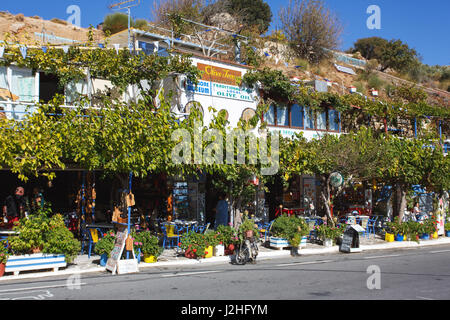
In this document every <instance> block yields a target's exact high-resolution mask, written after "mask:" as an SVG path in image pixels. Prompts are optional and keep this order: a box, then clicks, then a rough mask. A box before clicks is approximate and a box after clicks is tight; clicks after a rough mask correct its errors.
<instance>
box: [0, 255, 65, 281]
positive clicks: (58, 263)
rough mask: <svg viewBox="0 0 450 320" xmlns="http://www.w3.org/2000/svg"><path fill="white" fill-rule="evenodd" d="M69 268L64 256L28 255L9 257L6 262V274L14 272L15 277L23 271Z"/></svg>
mask: <svg viewBox="0 0 450 320" xmlns="http://www.w3.org/2000/svg"><path fill="white" fill-rule="evenodd" d="M66 266H67V263H66V257H65V256H64V255H63V254H58V255H57V254H42V253H36V254H27V255H23V256H9V258H8V261H7V262H6V268H5V272H13V273H14V275H15V276H17V275H19V273H20V272H21V271H30V270H45V269H53V271H58V269H59V268H64V267H66Z"/></svg>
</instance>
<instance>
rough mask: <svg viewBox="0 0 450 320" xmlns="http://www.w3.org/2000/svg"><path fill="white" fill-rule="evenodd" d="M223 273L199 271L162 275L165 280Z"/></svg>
mask: <svg viewBox="0 0 450 320" xmlns="http://www.w3.org/2000/svg"><path fill="white" fill-rule="evenodd" d="M217 272H222V271H198V272H185V273H174V274H165V275H162V277H163V278H170V277H181V276H192V275H197V274H207V273H217Z"/></svg>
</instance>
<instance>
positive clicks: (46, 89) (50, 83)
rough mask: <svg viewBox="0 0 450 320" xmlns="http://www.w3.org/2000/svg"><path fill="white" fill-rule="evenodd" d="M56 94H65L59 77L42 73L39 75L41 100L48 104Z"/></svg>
mask: <svg viewBox="0 0 450 320" xmlns="http://www.w3.org/2000/svg"><path fill="white" fill-rule="evenodd" d="M56 94H61V95H63V94H64V88H63V87H61V86H60V85H59V78H58V76H57V75H56V74H52V73H49V74H45V73H44V72H41V73H40V74H39V100H41V101H43V102H44V103H48V102H50V101H51V100H52V99H53V97H54V96H55V95H56Z"/></svg>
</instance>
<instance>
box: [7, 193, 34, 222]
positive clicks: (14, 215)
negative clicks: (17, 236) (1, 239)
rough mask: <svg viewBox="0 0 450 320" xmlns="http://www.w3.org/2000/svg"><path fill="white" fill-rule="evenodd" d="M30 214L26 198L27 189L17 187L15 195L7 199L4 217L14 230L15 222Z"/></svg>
mask: <svg viewBox="0 0 450 320" xmlns="http://www.w3.org/2000/svg"><path fill="white" fill-rule="evenodd" d="M27 213H28V202H27V199H26V197H25V189H24V188H23V187H17V188H16V190H15V192H14V195H10V196H8V197H6V199H5V203H4V205H3V216H4V217H6V218H7V219H8V227H9V228H12V227H13V225H14V222H16V221H19V219H21V218H23V217H25V216H26V214H27Z"/></svg>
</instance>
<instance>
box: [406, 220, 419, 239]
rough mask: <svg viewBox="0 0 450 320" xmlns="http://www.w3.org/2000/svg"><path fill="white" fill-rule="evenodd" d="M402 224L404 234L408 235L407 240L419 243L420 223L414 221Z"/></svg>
mask: <svg viewBox="0 0 450 320" xmlns="http://www.w3.org/2000/svg"><path fill="white" fill-rule="evenodd" d="M403 224H404V225H405V226H406V231H405V232H406V234H407V235H408V239H409V240H412V241H416V242H419V231H420V230H419V229H420V223H419V222H416V221H408V222H404V223H403ZM405 240H407V239H405Z"/></svg>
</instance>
